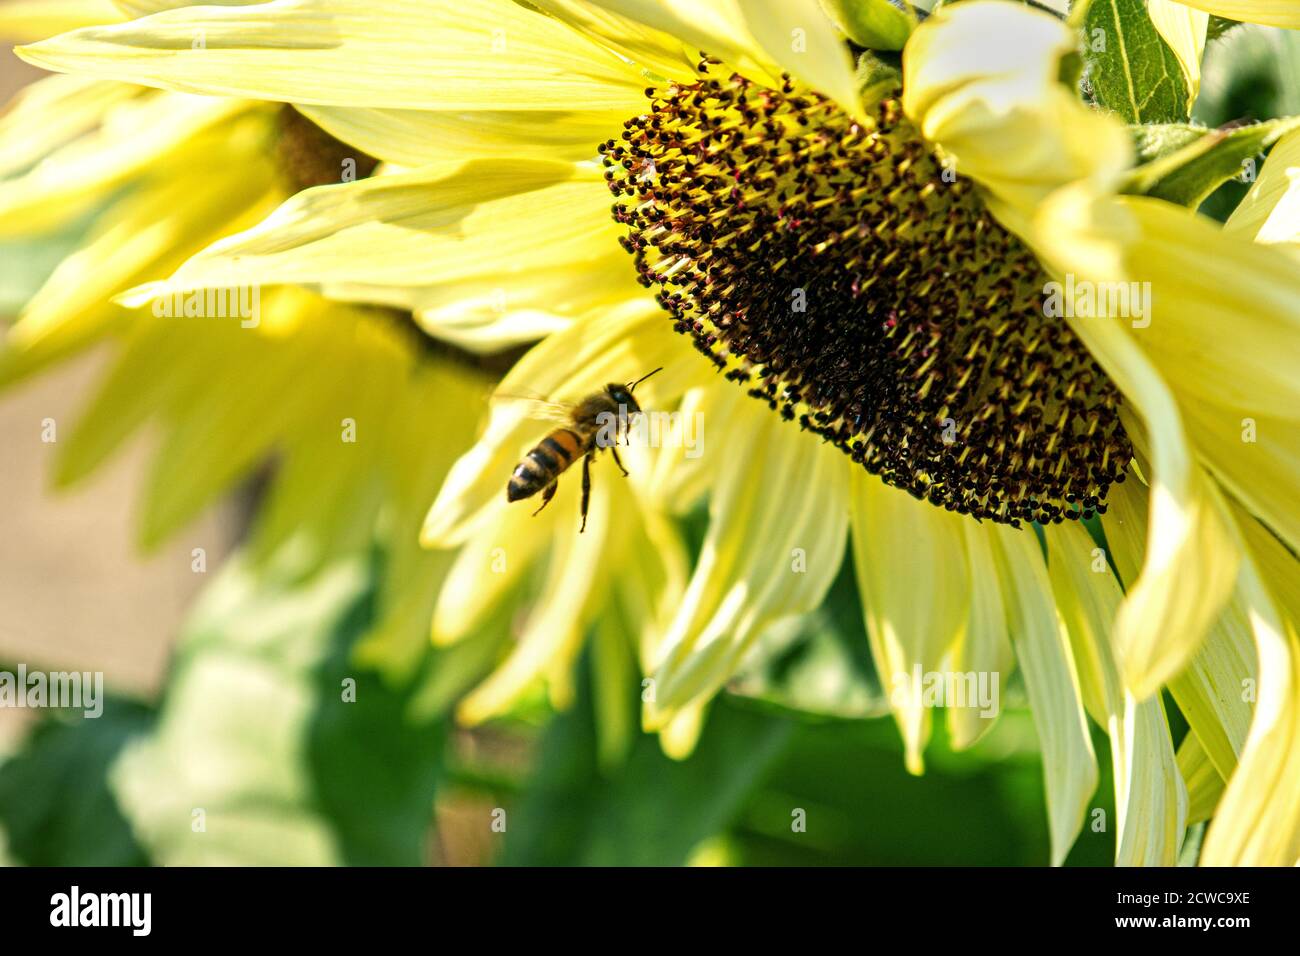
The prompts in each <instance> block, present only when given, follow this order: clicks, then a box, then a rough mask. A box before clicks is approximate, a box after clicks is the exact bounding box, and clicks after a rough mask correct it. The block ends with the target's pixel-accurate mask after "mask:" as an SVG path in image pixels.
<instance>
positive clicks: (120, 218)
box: [0, 138, 273, 381]
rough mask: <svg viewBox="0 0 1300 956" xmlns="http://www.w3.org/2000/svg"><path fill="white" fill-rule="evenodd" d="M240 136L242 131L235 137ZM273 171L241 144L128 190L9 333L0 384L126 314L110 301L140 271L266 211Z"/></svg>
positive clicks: (157, 267) (159, 267) (170, 262)
mask: <svg viewBox="0 0 1300 956" xmlns="http://www.w3.org/2000/svg"><path fill="white" fill-rule="evenodd" d="M236 139H238V138H236ZM272 181H273V170H272V169H271V168H270V166H269V164H268V163H267V161H266V159H265V157H263V156H261V155H260V154H259V153H256V152H252V153H250V152H246V151H243V150H241V149H232V150H229V151H224V152H223V151H219V150H218V149H216V148H215V146H213V147H212V148H211V149H209V152H208V155H207V157H206V158H204V157H202V156H192V157H190V160H189V166H188V169H187V171H186V174H185V175H179V176H168V177H163V178H162V179H160V180H158V181H150V182H149V183H148V184H147V186H145V187H144V188H141V189H138V190H135V191H132V192H128V193H127V194H126V195H125V196H124V197H123V198H122V199H120V200H118V201H117V202H115V203H114V204H113V205H112V206H110V207H109V208H108V209H107V210H105V212H104V213H102V214H101V215H100V216H99V218H98V220H97V222H96V223H95V226H94V229H93V231H92V232H91V233H90V235H89V236H88V237H87V241H86V243H85V245H84V246H82V247H81V248H80V249H78V250H77V251H76V252H74V253H72V254H71V255H69V256H68V257H67V258H65V259H64V260H63V261H62V262H61V263H60V264H59V266H58V268H56V269H55V271H54V273H53V274H52V275H51V276H50V278H49V279H48V280H47V281H46V283H45V285H44V286H42V287H41V289H40V290H39V291H38V292H37V293H36V295H35V296H34V297H33V298H32V299H31V301H29V302H28V303H27V305H26V307H25V308H24V309H23V312H22V313H21V314H20V316H19V318H18V321H17V322H15V323H14V325H13V326H12V327H10V329H9V330H8V333H7V336H6V338H5V341H4V348H3V350H0V381H12V380H13V379H15V378H17V377H20V376H24V375H29V374H31V373H32V372H34V371H35V370H37V369H39V368H42V367H44V366H46V365H48V364H49V363H50V362H53V361H57V360H58V359H60V358H62V357H65V356H67V355H69V354H71V353H72V352H74V351H76V350H77V349H79V348H81V347H82V346H84V345H85V344H87V343H88V342H90V341H93V340H94V339H95V338H96V337H98V336H99V335H100V334H102V333H103V331H104V330H105V328H106V327H107V326H108V325H109V323H110V322H111V321H112V320H113V319H114V318H116V317H119V316H121V315H123V314H125V313H124V310H122V309H120V308H119V307H117V306H114V305H112V304H111V303H110V302H109V300H110V299H111V298H112V296H114V295H115V294H117V293H118V292H120V291H122V290H123V289H124V288H125V287H127V286H130V285H131V284H132V283H133V282H139V281H140V280H141V279H143V278H144V277H145V276H146V275H149V274H157V273H158V272H160V271H162V272H165V271H166V270H168V269H170V268H173V267H174V265H175V264H176V262H177V260H178V259H179V258H180V257H182V256H184V255H186V254H187V253H188V252H189V251H190V250H192V249H194V248H195V247H196V246H201V245H202V244H204V243H206V242H210V241H211V240H212V239H213V237H214V233H216V232H218V231H220V230H224V229H225V228H226V227H227V226H228V225H234V226H235V227H236V228H237V227H238V226H239V225H240V224H243V223H244V222H246V221H247V218H248V217H250V216H251V217H255V216H256V215H258V214H260V213H261V212H264V211H265V208H266V201H267V199H268V198H269V196H270V192H269V188H270V187H269V186H268V184H269V183H271V182H272Z"/></svg>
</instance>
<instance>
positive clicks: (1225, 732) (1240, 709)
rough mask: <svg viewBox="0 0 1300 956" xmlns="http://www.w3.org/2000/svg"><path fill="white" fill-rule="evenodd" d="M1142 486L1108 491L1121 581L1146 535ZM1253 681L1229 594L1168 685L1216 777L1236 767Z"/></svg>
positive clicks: (1248, 650) (1109, 525)
mask: <svg viewBox="0 0 1300 956" xmlns="http://www.w3.org/2000/svg"><path fill="white" fill-rule="evenodd" d="M1147 499H1148V494H1147V490H1146V487H1145V486H1144V485H1143V484H1142V483H1141V482H1139V481H1128V482H1126V483H1125V484H1123V485H1121V486H1120V487H1119V488H1116V489H1113V490H1112V492H1111V496H1110V499H1109V500H1110V511H1109V512H1108V513H1107V515H1106V518H1105V520H1104V522H1103V523H1104V527H1105V530H1106V537H1107V543H1108V544H1109V546H1110V549H1111V555H1112V557H1113V558H1114V561H1115V566H1116V567H1117V568H1118V569H1119V572H1120V575H1121V577H1122V579H1123V580H1125V581H1130V582H1131V581H1133V580H1135V579H1136V578H1137V575H1138V572H1139V570H1140V569H1141V567H1142V555H1143V552H1144V550H1145V548H1146V536H1147ZM1255 680H1256V667H1255V649H1254V644H1253V640H1252V636H1251V632H1250V622H1249V619H1248V616H1247V610H1246V608H1245V607H1244V606H1242V604H1241V601H1240V599H1239V596H1238V595H1237V594H1236V593H1235V592H1234V594H1233V598H1232V600H1231V601H1230V602H1229V603H1228V605H1227V606H1226V607H1225V608H1224V609H1223V612H1222V613H1221V614H1220V615H1219V617H1218V619H1217V620H1216V621H1215V622H1214V625H1213V626H1212V627H1211V628H1210V632H1209V634H1207V635H1206V637H1205V640H1204V641H1203V642H1202V643H1201V645H1200V646H1199V647H1198V648H1197V649H1196V653H1195V654H1194V655H1193V656H1192V658H1191V660H1190V661H1189V662H1188V665H1187V667H1186V669H1185V670H1183V671H1182V672H1181V673H1180V674H1178V675H1177V676H1176V677H1174V678H1172V679H1171V680H1170V681H1169V685H1168V686H1169V691H1170V693H1172V694H1173V696H1174V700H1175V701H1176V702H1177V704H1178V709H1179V710H1180V711H1182V713H1183V716H1184V717H1186V718H1187V722H1188V723H1189V724H1190V725H1191V727H1192V730H1193V731H1194V732H1195V733H1196V734H1197V736H1198V737H1199V738H1200V739H1201V741H1202V743H1203V745H1204V747H1205V749H1206V751H1207V752H1208V754H1209V758H1210V760H1211V761H1212V762H1213V764H1214V766H1215V767H1216V768H1217V770H1218V773H1219V775H1220V776H1222V777H1224V778H1227V777H1228V776H1230V775H1231V774H1232V771H1233V770H1234V769H1235V768H1236V766H1237V757H1238V755H1239V754H1240V753H1241V750H1242V748H1243V747H1244V746H1245V744H1246V732H1247V730H1248V729H1249V727H1250V717H1251V708H1250V704H1249V703H1248V702H1247V701H1246V700H1245V698H1244V697H1243V694H1242V690H1243V688H1245V687H1247V686H1250V685H1253V684H1254V683H1255Z"/></svg>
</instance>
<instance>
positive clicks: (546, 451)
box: [506, 428, 582, 501]
mask: <svg viewBox="0 0 1300 956" xmlns="http://www.w3.org/2000/svg"><path fill="white" fill-rule="evenodd" d="M581 454H582V441H581V439H579V438H578V436H577V435H575V434H574V433H573V432H571V431H569V430H568V429H567V428H559V429H556V430H555V431H553V432H551V433H550V434H549V435H547V436H546V437H545V438H543V439H542V441H541V444H539V445H538V446H537V447H536V448H534V449H533V450H532V451H530V452H529V453H528V454H527V455H525V456H524V460H523V461H521V462H520V463H519V464H518V465H517V466H516V467H515V470H514V472H513V473H512V474H511V475H510V484H508V485H507V486H506V499H507V500H508V501H519V500H520V499H521V498H528V497H531V496H532V495H535V494H537V492H539V491H541V490H542V489H543V488H545V487H546V486H547V485H549V484H550V483H551V482H553V481H554V480H555V479H556V478H558V477H559V476H560V475H561V474H563V473H564V470H565V469H566V468H568V467H569V466H570V465H572V464H573V463H574V461H576V460H577V459H578V457H579V456H580V455H581Z"/></svg>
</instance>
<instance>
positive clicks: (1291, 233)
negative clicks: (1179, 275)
mask: <svg viewBox="0 0 1300 956" xmlns="http://www.w3.org/2000/svg"><path fill="white" fill-rule="evenodd" d="M1223 229H1224V232H1226V233H1228V234H1229V235H1232V236H1238V237H1240V238H1242V239H1246V240H1253V241H1255V242H1300V132H1295V133H1288V134H1287V135H1286V136H1283V137H1282V138H1281V139H1280V140H1278V142H1277V145H1275V146H1274V147H1273V150H1272V152H1270V153H1269V154H1268V161H1267V162H1265V163H1264V168H1263V169H1262V170H1260V173H1259V178H1258V179H1256V180H1255V185H1253V186H1252V187H1251V188H1250V192H1248V193H1247V194H1246V197H1245V198H1244V199H1242V201H1241V202H1240V203H1239V204H1238V205H1237V208H1236V209H1234V210H1233V212H1232V215H1231V216H1229V217H1228V221H1227V222H1226V223H1224V226H1223Z"/></svg>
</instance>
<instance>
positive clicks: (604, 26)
mask: <svg viewBox="0 0 1300 956" xmlns="http://www.w3.org/2000/svg"><path fill="white" fill-rule="evenodd" d="M536 6H537V8H538V9H540V10H543V11H545V12H546V13H549V14H551V15H552V16H554V17H557V18H559V19H560V20H563V21H564V22H565V23H567V24H569V26H571V27H573V28H574V29H576V30H578V31H580V32H581V33H583V34H584V35H586V36H588V37H590V38H591V39H593V40H595V41H596V42H597V43H600V44H602V45H603V46H607V47H609V48H610V49H612V50H614V51H615V52H616V53H617V54H618V55H619V56H621V57H624V58H626V59H627V60H628V61H630V62H631V63H633V64H635V65H636V66H637V67H638V68H640V69H641V70H642V71H643V73H644V74H645V75H646V78H647V79H660V78H662V79H669V80H684V81H686V82H688V83H691V82H694V81H695V80H696V79H698V78H699V74H698V73H697V72H696V70H695V67H696V64H697V63H698V62H699V52H698V51H696V50H691V49H688V47H687V45H686V44H685V43H684V42H683V40H682V39H681V38H680V37H675V36H673V35H672V34H670V33H665V32H663V31H662V30H656V29H654V28H653V27H650V26H647V25H646V24H645V23H641V22H638V21H637V20H634V19H632V18H631V17H628V16H624V15H622V14H620V13H616V12H615V11H614V10H611V9H607V8H605V7H600V6H597V5H596V4H594V3H590V2H588V0H536Z"/></svg>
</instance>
